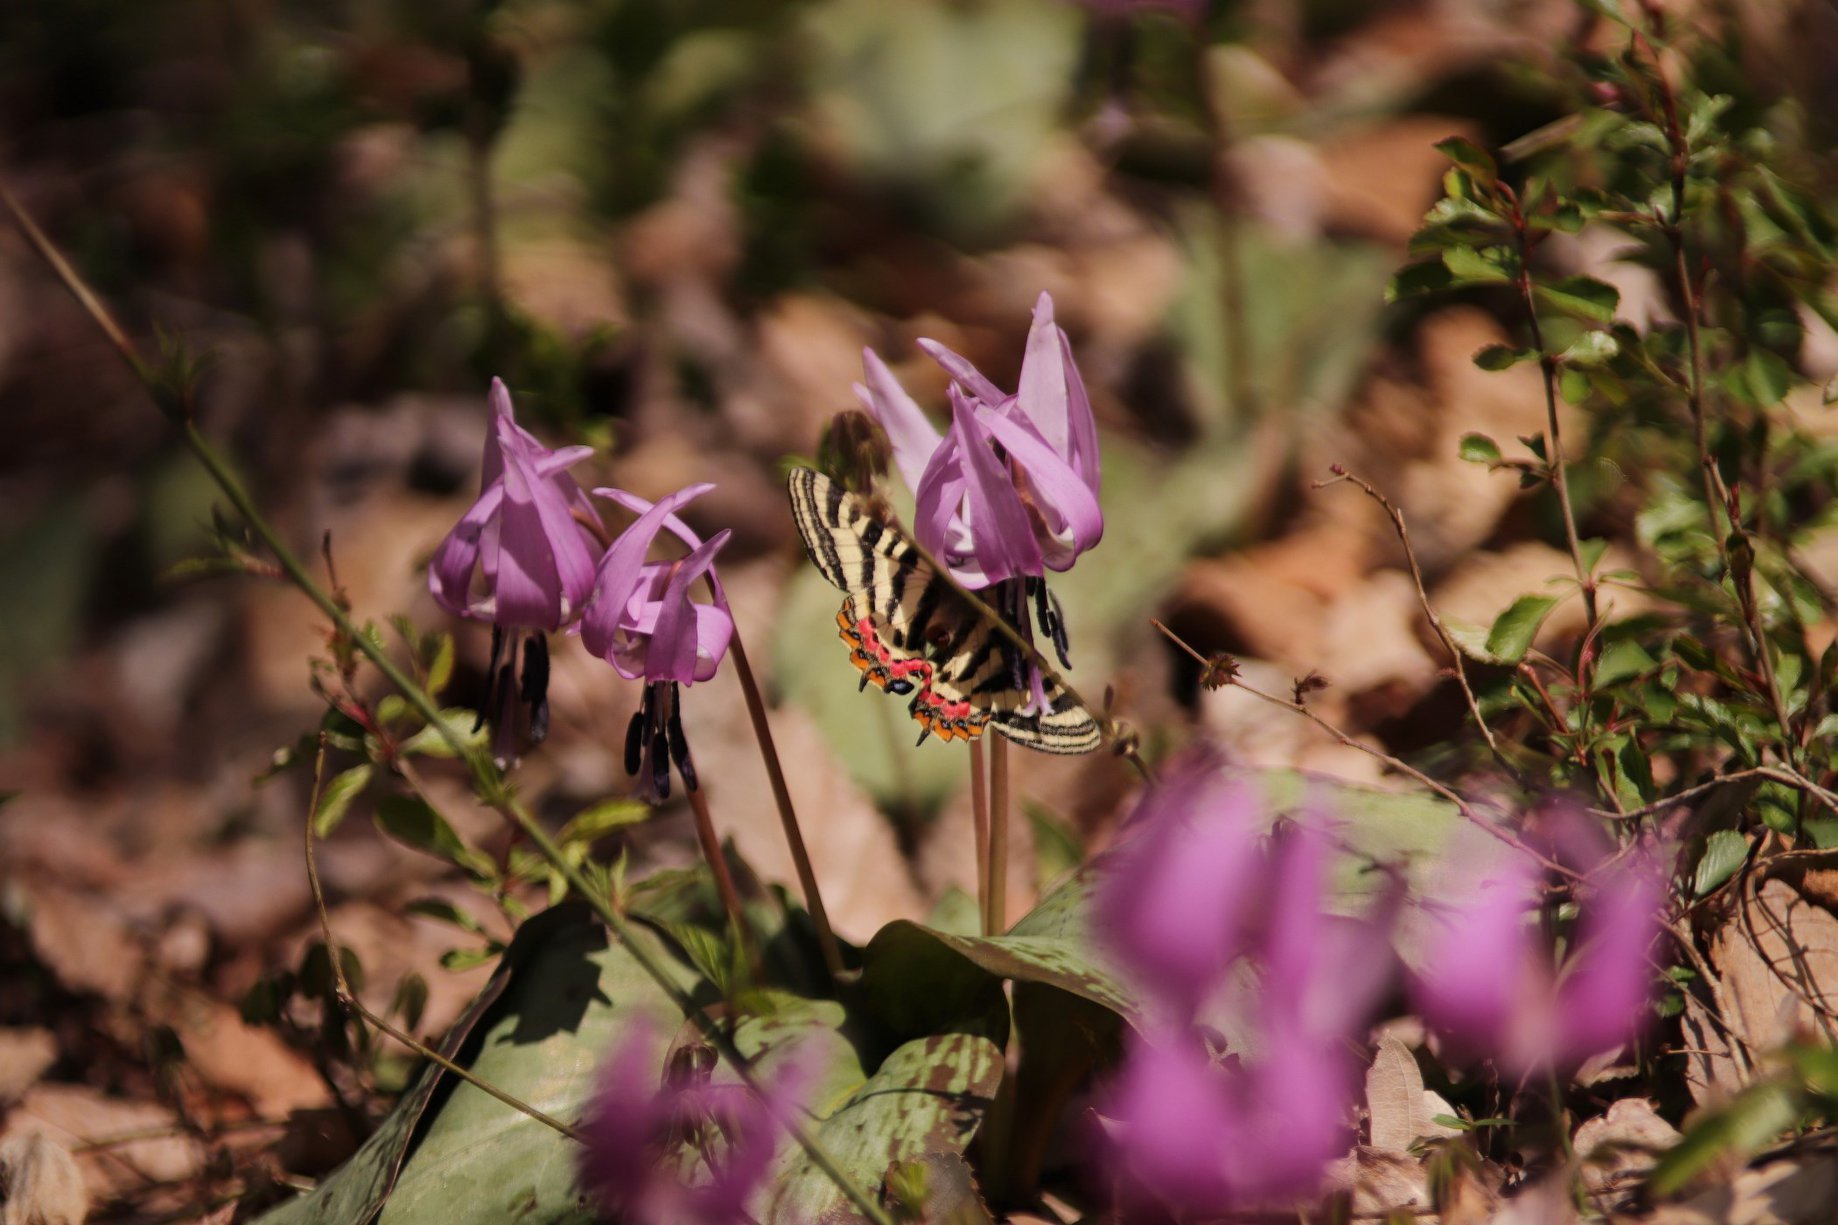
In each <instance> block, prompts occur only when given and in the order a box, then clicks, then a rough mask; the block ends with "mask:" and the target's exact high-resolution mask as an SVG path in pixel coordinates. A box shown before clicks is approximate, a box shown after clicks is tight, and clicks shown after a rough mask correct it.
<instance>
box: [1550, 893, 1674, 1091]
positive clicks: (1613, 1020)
mask: <svg viewBox="0 0 1838 1225" xmlns="http://www.w3.org/2000/svg"><path fill="white" fill-rule="evenodd" d="M1664 889H1665V887H1664V885H1663V883H1662V881H1661V879H1660V877H1659V874H1658V873H1657V872H1655V871H1653V870H1652V869H1651V868H1650V867H1643V868H1633V869H1628V870H1624V871H1619V872H1614V873H1611V874H1609V875H1608V876H1607V878H1606V879H1604V880H1603V881H1602V882H1601V883H1600V885H1599V887H1598V891H1597V893H1596V896H1595V897H1594V898H1593V899H1592V900H1591V904H1590V905H1588V906H1586V907H1585V908H1584V910H1583V920H1582V925H1581V930H1580V931H1579V932H1578V937H1579V939H1578V947H1577V952H1576V954H1575V956H1573V957H1572V958H1571V961H1570V966H1569V973H1568V974H1567V975H1565V977H1564V980H1563V982H1562V984H1561V985H1560V986H1559V988H1558V993H1557V1007H1556V1020H1557V1029H1558V1032H1557V1035H1556V1040H1557V1049H1556V1050H1555V1051H1554V1052H1553V1054H1554V1056H1555V1057H1556V1058H1558V1059H1560V1060H1564V1061H1570V1060H1582V1059H1586V1058H1588V1057H1589V1056H1590V1055H1594V1054H1598V1053H1600V1052H1602V1051H1605V1050H1607V1049H1609V1048H1610V1047H1612V1046H1614V1045H1615V1044H1617V1043H1620V1042H1625V1041H1627V1040H1628V1039H1629V1038H1630V1037H1632V1036H1633V1034H1634V1031H1635V1030H1636V1029H1637V1028H1639V1025H1640V1023H1641V1021H1642V1020H1643V1019H1645V1017H1646V1015H1647V1007H1646V1005H1647V1001H1648V1000H1649V999H1650V998H1651V996H1652V992H1653V971H1652V968H1651V967H1650V966H1649V964H1648V962H1647V954H1648V952H1649V951H1650V950H1651V949H1652V947H1653V940H1654V938H1655V937H1656V936H1657V935H1658V934H1659V925H1658V917H1657V916H1658V914H1659V908H1660V904H1661V903H1662V902H1663V901H1664V900H1665V891H1664Z"/></svg>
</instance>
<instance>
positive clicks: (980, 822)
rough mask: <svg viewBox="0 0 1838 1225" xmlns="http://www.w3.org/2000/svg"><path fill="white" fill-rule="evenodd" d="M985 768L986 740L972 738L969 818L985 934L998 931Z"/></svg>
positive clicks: (979, 912) (980, 919) (978, 904)
mask: <svg viewBox="0 0 1838 1225" xmlns="http://www.w3.org/2000/svg"><path fill="white" fill-rule="evenodd" d="M985 779H986V776H985V772H984V769H983V741H982V739H981V738H980V737H979V738H978V739H976V740H972V741H971V742H970V819H971V823H972V827H973V833H972V835H971V836H972V837H973V838H974V839H975V841H976V916H977V921H978V923H980V924H981V926H982V929H983V935H985V936H991V935H994V934H995V924H994V923H993V922H991V921H990V914H989V784H988V783H987V781H985Z"/></svg>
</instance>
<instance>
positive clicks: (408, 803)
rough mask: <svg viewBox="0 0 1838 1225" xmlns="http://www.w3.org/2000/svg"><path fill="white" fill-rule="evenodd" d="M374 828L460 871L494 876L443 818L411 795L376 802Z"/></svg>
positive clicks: (488, 863) (489, 865) (486, 861)
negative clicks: (459, 868) (461, 869)
mask: <svg viewBox="0 0 1838 1225" xmlns="http://www.w3.org/2000/svg"><path fill="white" fill-rule="evenodd" d="M376 823H377V828H378V829H380V830H382V831H383V832H384V833H385V834H388V835H389V836H390V837H391V838H394V839H395V840H396V841H397V842H401V843H404V844H406V845H408V846H411V847H414V848H415V849H416V850H418V851H424V852H426V853H427V854H429V855H433V856H435V857H436V858H439V859H444V860H446V861H447V862H448V863H451V864H456V865H458V866H459V867H461V868H464V869H465V870H466V871H467V872H469V873H471V874H472V875H473V876H477V877H481V878H490V877H492V876H495V875H496V873H497V870H496V868H495V867H494V866H493V865H492V862H491V860H490V859H488V858H486V857H485V856H484V855H482V854H480V853H479V852H478V851H475V850H473V849H472V848H471V847H469V846H467V845H466V844H465V843H464V842H462V841H461V840H460V836H459V834H457V833H455V832H454V829H453V827H452V826H451V825H449V824H448V823H447V819H446V818H445V817H443V816H441V815H440V814H439V813H438V812H436V811H434V808H433V806H432V805H431V804H429V803H428V802H427V801H426V800H424V799H422V798H421V797H420V796H414V795H386V796H384V797H383V798H382V799H380V800H378V801H377V811H376Z"/></svg>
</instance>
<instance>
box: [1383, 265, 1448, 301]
mask: <svg viewBox="0 0 1838 1225" xmlns="http://www.w3.org/2000/svg"><path fill="white" fill-rule="evenodd" d="M1454 284H1455V278H1454V277H1452V276H1450V275H1449V270H1448V269H1447V268H1446V267H1444V266H1443V263H1442V261H1441V260H1439V259H1431V260H1425V261H1423V262H1422V263H1420V264H1406V265H1405V266H1404V267H1402V268H1400V269H1398V271H1397V273H1396V274H1395V275H1394V276H1393V277H1392V278H1391V282H1390V284H1388V285H1386V286H1385V301H1387V302H1396V301H1398V300H1400V299H1402V298H1414V297H1417V296H1418V295H1419V294H1426V293H1440V292H1442V291H1443V290H1445V289H1448V288H1450V287H1451V286H1453V285H1454Z"/></svg>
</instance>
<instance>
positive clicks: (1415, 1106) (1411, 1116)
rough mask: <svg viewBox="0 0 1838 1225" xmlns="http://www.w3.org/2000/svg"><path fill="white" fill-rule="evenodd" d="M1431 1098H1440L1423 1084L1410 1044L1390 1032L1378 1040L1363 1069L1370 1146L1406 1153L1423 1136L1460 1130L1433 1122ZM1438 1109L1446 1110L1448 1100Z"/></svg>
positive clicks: (1450, 1134)
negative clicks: (1374, 1051)
mask: <svg viewBox="0 0 1838 1225" xmlns="http://www.w3.org/2000/svg"><path fill="white" fill-rule="evenodd" d="M1432 1101H1435V1102H1442V1099H1441V1098H1439V1097H1437V1096H1436V1095H1435V1094H1433V1093H1431V1092H1429V1091H1428V1090H1426V1089H1425V1088H1424V1087H1423V1072H1422V1070H1421V1069H1419V1068H1418V1067H1417V1057H1416V1056H1415V1055H1414V1054H1412V1053H1411V1049H1410V1047H1408V1046H1406V1045H1405V1044H1404V1043H1403V1042H1401V1041H1399V1040H1398V1039H1397V1038H1395V1037H1392V1036H1391V1035H1389V1034H1388V1035H1386V1036H1385V1037H1383V1038H1381V1039H1379V1044H1378V1054H1377V1056H1376V1057H1375V1058H1374V1059H1373V1061H1372V1067H1371V1068H1369V1069H1368V1070H1367V1072H1366V1114H1367V1119H1368V1134H1369V1136H1370V1139H1371V1142H1372V1147H1373V1148H1376V1149H1380V1150H1383V1151H1385V1152H1391V1153H1401V1154H1408V1153H1409V1151H1410V1146H1411V1145H1412V1144H1414V1143H1415V1142H1416V1141H1418V1140H1420V1139H1423V1138H1425V1137H1439V1136H1454V1135H1459V1134H1460V1131H1459V1130H1458V1129H1456V1128H1453V1127H1445V1126H1443V1125H1442V1124H1440V1123H1437V1122H1435V1121H1434V1119H1433V1116H1434V1114H1435V1113H1437V1112H1438V1111H1437V1109H1436V1108H1434V1107H1432V1105H1431V1103H1432ZM1441 1110H1442V1111H1444V1112H1447V1111H1448V1106H1447V1103H1442V1106H1441Z"/></svg>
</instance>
